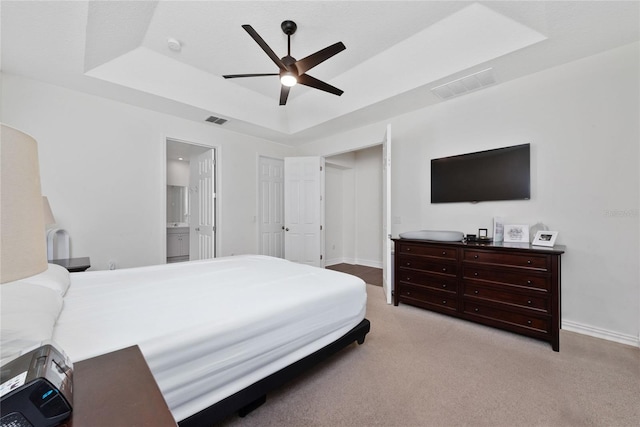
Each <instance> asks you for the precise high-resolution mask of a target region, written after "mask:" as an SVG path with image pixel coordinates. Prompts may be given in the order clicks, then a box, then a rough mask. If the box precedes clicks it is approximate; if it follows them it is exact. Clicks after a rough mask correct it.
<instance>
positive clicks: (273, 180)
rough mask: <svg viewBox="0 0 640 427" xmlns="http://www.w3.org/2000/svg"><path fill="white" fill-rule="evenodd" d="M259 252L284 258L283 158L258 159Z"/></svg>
mask: <svg viewBox="0 0 640 427" xmlns="http://www.w3.org/2000/svg"><path fill="white" fill-rule="evenodd" d="M258 177H259V182H258V197H259V218H258V233H259V246H258V247H259V248H260V254H262V255H270V256H274V257H278V258H284V160H282V159H272V158H269V157H260V159H259V161H258Z"/></svg>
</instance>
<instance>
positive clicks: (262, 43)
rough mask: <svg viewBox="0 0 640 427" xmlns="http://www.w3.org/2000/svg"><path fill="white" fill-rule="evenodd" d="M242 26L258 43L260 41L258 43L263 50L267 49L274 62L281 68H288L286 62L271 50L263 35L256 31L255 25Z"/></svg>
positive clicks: (266, 51)
mask: <svg viewBox="0 0 640 427" xmlns="http://www.w3.org/2000/svg"><path fill="white" fill-rule="evenodd" d="M242 28H244V29H245V31H246V32H247V33H249V35H250V36H251V37H252V38H253V39H254V40H255V41H256V43H258V45H259V46H260V47H261V48H262V50H264V51H265V53H266V54H267V55H269V58H271V60H272V61H273V62H275V64H276V65H277V66H278V68H280V69H281V70H286V69H287V68H286V67H285V65H284V63H283V62H282V60H281V59H280V58H278V55H276V54H275V53H274V52H273V50H271V48H270V47H269V45H268V44H267V43H266V42H265V41H264V40H263V39H262V37H260V35H259V34H258V33H257V32H256V30H254V29H253V27H252V26H251V25H246V24H245V25H243V26H242Z"/></svg>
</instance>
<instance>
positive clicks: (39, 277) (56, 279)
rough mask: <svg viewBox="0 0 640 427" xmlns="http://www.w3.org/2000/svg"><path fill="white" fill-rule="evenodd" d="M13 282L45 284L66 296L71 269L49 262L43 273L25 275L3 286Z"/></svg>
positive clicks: (46, 286)
mask: <svg viewBox="0 0 640 427" xmlns="http://www.w3.org/2000/svg"><path fill="white" fill-rule="evenodd" d="M13 283H22V284H24V283H31V284H32V285H39V286H44V287H45V288H49V289H52V290H54V291H56V292H58V293H59V294H60V296H64V295H65V294H66V293H67V289H69V284H70V283H71V278H70V276H69V271H67V269H66V268H64V267H62V266H60V265H57V264H48V267H47V269H46V270H45V271H43V272H42V273H39V274H36V275H34V276H30V277H25V278H24V279H20V280H16V281H14V282H9V283H5V284H4V285H2V286H7V285H9V284H13Z"/></svg>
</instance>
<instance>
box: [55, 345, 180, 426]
mask: <svg viewBox="0 0 640 427" xmlns="http://www.w3.org/2000/svg"><path fill="white" fill-rule="evenodd" d="M73 387H74V391H73V404H72V407H73V412H72V415H71V418H69V420H67V421H66V422H65V423H63V424H62V426H66V427H103V426H104V427H133V426H136V427H141V426H147V427H165V426H167V427H169V426H172V427H175V426H176V422H175V420H174V419H173V415H171V412H170V411H169V407H168V406H167V403H166V402H165V400H164V397H163V396H162V394H161V392H160V389H159V388H158V384H157V383H156V381H155V379H154V378H153V375H152V374H151V370H150V369H149V366H148V365H147V362H146V361H145V360H144V357H143V355H142V353H141V352H140V348H139V347H138V346H133V347H127V348H124V349H122V350H118V351H114V352H112V353H107V354H104V355H101V356H97V357H94V358H91V359H87V360H83V361H80V362H77V363H74V364H73Z"/></svg>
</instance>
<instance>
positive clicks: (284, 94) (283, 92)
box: [280, 85, 291, 105]
mask: <svg viewBox="0 0 640 427" xmlns="http://www.w3.org/2000/svg"><path fill="white" fill-rule="evenodd" d="M280 86H281V89H280V105H286V104H287V98H288V97H289V90H291V88H290V87H289V86H285V85H280Z"/></svg>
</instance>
